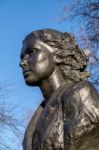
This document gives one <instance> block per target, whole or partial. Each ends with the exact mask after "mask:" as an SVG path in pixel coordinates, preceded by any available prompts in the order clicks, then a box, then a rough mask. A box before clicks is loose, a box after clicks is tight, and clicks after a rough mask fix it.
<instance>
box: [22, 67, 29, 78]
mask: <svg viewBox="0 0 99 150" xmlns="http://www.w3.org/2000/svg"><path fill="white" fill-rule="evenodd" d="M29 74H30V70H29V69H28V70H23V75H24V77H27V76H28V75H29Z"/></svg>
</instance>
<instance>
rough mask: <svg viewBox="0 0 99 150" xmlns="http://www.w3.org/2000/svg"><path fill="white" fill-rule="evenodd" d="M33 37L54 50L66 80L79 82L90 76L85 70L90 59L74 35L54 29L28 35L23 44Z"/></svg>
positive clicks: (57, 62)
mask: <svg viewBox="0 0 99 150" xmlns="http://www.w3.org/2000/svg"><path fill="white" fill-rule="evenodd" d="M32 37H33V38H34V37H35V38H36V39H38V40H41V41H42V42H44V43H46V44H48V45H49V46H51V47H52V48H53V50H54V53H53V55H54V61H55V63H56V65H57V66H58V67H59V68H60V69H61V72H62V74H63V76H64V77H65V78H68V79H70V80H72V81H76V82H78V81H80V80H84V79H85V78H87V77H88V76H89V73H88V72H87V71H86V70H85V69H86V66H87V61H88V57H87V56H86V55H85V54H84V52H83V51H81V50H80V48H79V47H78V44H77V42H76V40H75V38H74V36H73V35H72V34H70V33H66V32H65V33H62V32H59V31H56V30H53V29H44V30H37V31H34V32H32V33H30V34H29V35H27V36H26V38H25V40H24V41H23V43H24V42H25V41H26V40H28V39H32Z"/></svg>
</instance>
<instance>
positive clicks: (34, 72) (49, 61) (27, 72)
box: [20, 40, 55, 86]
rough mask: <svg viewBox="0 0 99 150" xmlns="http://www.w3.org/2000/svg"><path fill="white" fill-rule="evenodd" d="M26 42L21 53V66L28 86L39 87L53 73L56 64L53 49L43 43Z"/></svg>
mask: <svg viewBox="0 0 99 150" xmlns="http://www.w3.org/2000/svg"><path fill="white" fill-rule="evenodd" d="M33 42H34V41H32V40H28V41H25V42H24V44H23V47H22V51H21V63H20V66H21V67H22V70H23V76H24V79H25V82H26V84H27V85H31V86H32V85H38V84H39V83H40V82H41V81H42V80H44V79H45V78H47V77H50V75H51V74H52V73H53V71H54V69H55V63H54V61H53V54H52V52H51V51H52V49H51V47H50V46H48V45H46V44H45V43H43V42H40V41H36V42H35V43H33Z"/></svg>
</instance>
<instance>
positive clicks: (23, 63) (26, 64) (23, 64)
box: [19, 59, 28, 69]
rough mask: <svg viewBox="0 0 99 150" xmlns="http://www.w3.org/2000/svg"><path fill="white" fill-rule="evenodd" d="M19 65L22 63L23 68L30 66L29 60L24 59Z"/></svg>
mask: <svg viewBox="0 0 99 150" xmlns="http://www.w3.org/2000/svg"><path fill="white" fill-rule="evenodd" d="M19 65H20V67H22V68H23V69H24V68H25V67H27V66H28V62H27V60H26V59H25V60H22V61H21V62H20V64H19Z"/></svg>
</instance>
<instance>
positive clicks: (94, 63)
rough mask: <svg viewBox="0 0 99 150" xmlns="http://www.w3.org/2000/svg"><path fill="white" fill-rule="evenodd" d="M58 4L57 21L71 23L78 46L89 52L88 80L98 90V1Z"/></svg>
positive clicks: (76, 1)
mask: <svg viewBox="0 0 99 150" xmlns="http://www.w3.org/2000/svg"><path fill="white" fill-rule="evenodd" d="M60 2H61V4H62V14H61V16H60V19H59V21H60V22H63V21H65V22H71V24H72V29H73V30H76V37H78V42H79V45H80V46H81V47H82V48H84V49H88V50H90V64H89V69H90V71H91V78H90V80H91V81H92V82H93V83H94V84H95V85H96V87H97V88H98V89H99V0H75V1H74V0H66V1H64V0H60ZM75 24H76V25H75ZM78 29H79V30H78Z"/></svg>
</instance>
